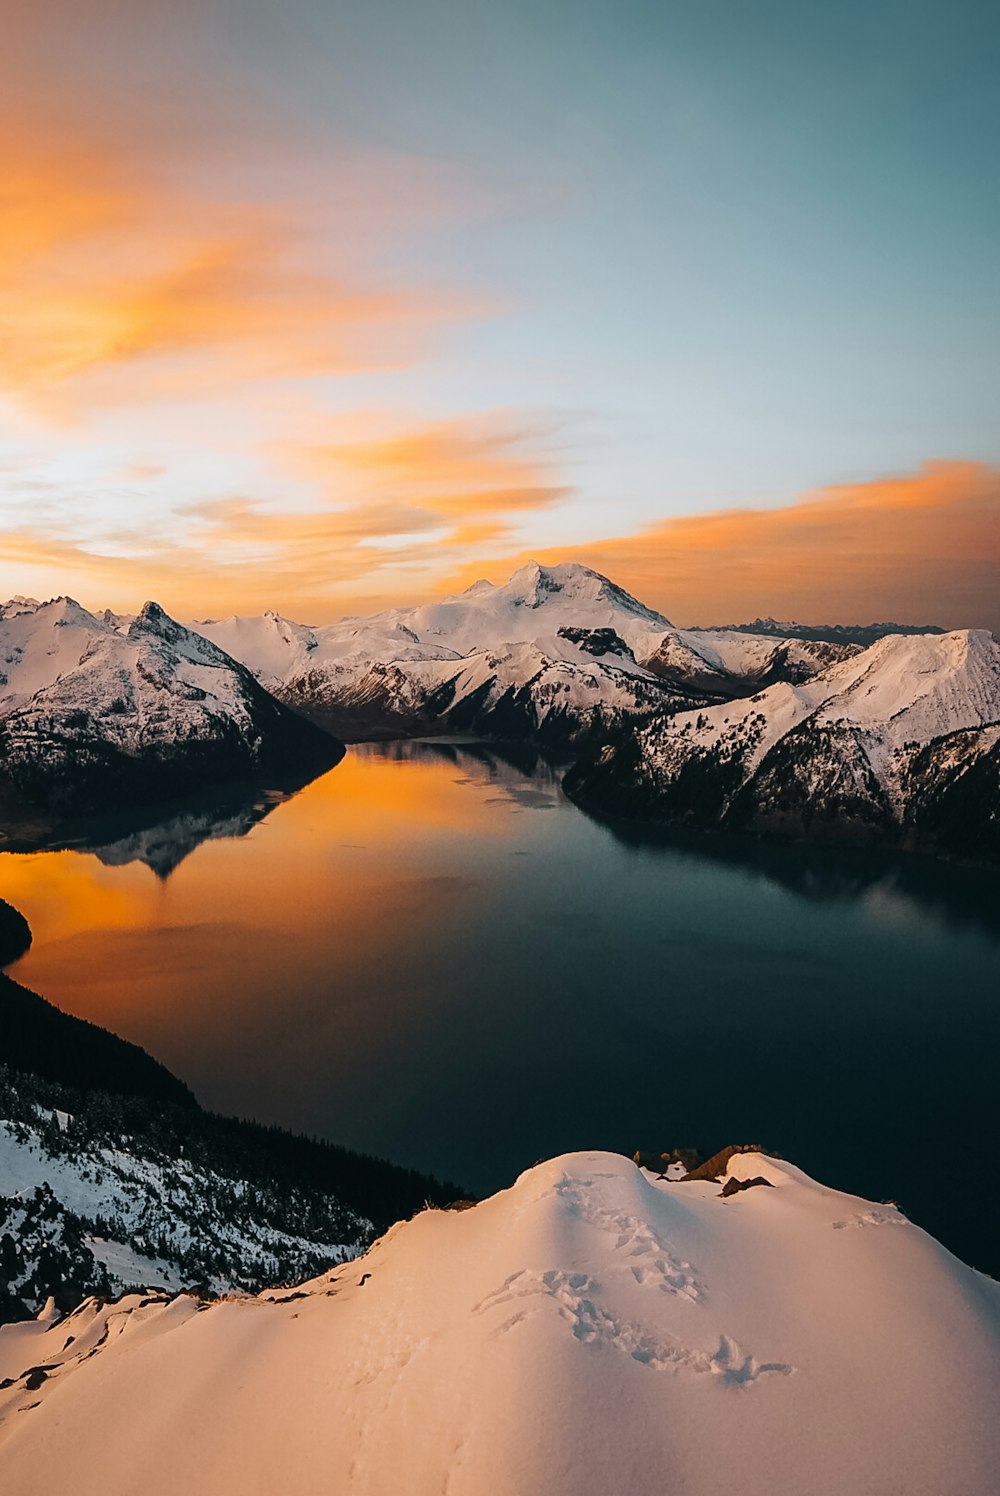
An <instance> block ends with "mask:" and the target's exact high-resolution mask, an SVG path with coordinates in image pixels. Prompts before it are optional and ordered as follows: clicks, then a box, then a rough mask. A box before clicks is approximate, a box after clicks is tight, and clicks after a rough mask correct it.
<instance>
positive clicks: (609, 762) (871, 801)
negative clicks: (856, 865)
mask: <svg viewBox="0 0 1000 1496" xmlns="http://www.w3.org/2000/svg"><path fill="white" fill-rule="evenodd" d="M566 787H567V789H568V791H569V792H570V793H571V794H573V795H574V796H575V797H576V798H577V799H579V800H580V801H581V802H584V803H587V804H589V805H591V806H592V807H594V808H603V809H605V810H608V811H612V810H613V811H616V812H618V813H642V814H643V815H646V816H652V817H654V818H659V819H661V820H664V821H668V822H689V823H692V824H698V825H704V824H709V825H711V824H715V825H723V826H729V827H734V828H749V829H755V830H769V831H783V832H787V833H793V834H801V833H802V832H804V831H805V832H808V833H809V834H810V835H823V836H827V837H833V838H835V839H838V840H867V839H873V838H874V839H880V840H890V841H897V842H901V843H902V844H903V845H904V846H912V847H919V848H925V847H926V848H928V849H951V850H954V851H962V852H968V853H971V854H974V855H980V854H982V855H985V856H988V857H991V858H992V857H994V856H997V855H1000V645H998V644H997V642H996V640H995V639H994V638H993V636H992V635H991V634H989V633H987V632H986V631H985V630H981V629H978V630H977V629H964V630H957V631H955V632H952V633H948V634H919V635H893V636H888V637H886V638H884V639H881V640H879V641H878V642H877V643H875V644H873V645H872V646H871V647H870V648H869V649H867V650H864V651H862V652H860V653H857V654H855V655H853V656H852V657H851V658H848V659H845V660H843V661H841V662H840V663H839V664H836V665H834V666H832V667H831V668H829V669H828V670H825V671H823V672H822V673H821V674H819V675H817V676H815V677H813V678H812V679H810V680H807V681H804V682H800V683H798V684H791V683H788V682H782V683H780V684H777V685H774V686H771V687H770V688H769V689H767V690H764V691H761V692H759V693H757V694H755V695H754V696H752V697H750V698H748V699H746V700H740V701H733V702H727V703H724V704H721V705H717V706H713V707H709V708H706V709H705V710H702V711H698V712H686V713H681V714H679V715H676V716H674V717H672V718H662V719H660V720H658V721H656V722H654V723H651V724H649V725H647V726H641V727H639V728H638V729H637V731H636V733H635V736H634V737H633V738H632V739H623V740H622V741H621V742H619V743H617V744H612V745H609V746H607V747H606V748H605V749H604V750H603V751H602V752H601V753H600V754H599V755H598V756H597V757H596V758H592V759H589V760H586V761H584V762H582V763H580V764H578V765H577V766H576V767H575V768H574V769H573V770H572V771H571V773H570V774H569V775H568V776H567V779H566Z"/></svg>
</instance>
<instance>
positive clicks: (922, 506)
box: [442, 462, 1000, 631]
mask: <svg viewBox="0 0 1000 1496" xmlns="http://www.w3.org/2000/svg"><path fill="white" fill-rule="evenodd" d="M531 554H532V555H534V556H536V557H537V559H539V560H542V561H549V562H554V561H564V560H575V561H581V562H583V563H585V564H586V565H588V566H593V567H595V568H597V569H598V570H599V571H602V572H605V573H607V574H608V575H609V576H611V577H613V578H614V580H615V581H616V582H618V583H620V584H621V585H622V586H624V587H626V588H628V590H629V591H631V592H633V593H635V594H636V595H637V596H638V597H640V598H642V600H643V601H644V602H647V603H650V604H652V605H654V606H656V607H658V608H661V609H662V610H663V611H664V612H665V613H666V614H667V616H668V617H670V618H672V619H673V620H674V621H675V622H677V623H696V622H697V623H727V622H740V621H744V620H749V619H752V618H754V617H758V616H766V615H771V616H777V617H782V618H797V619H799V620H801V621H803V622H811V623H820V622H872V621H884V620H891V621H893V622H897V623H937V624H941V625H943V626H945V627H963V626H964V627H980V628H989V629H993V630H994V631H1000V587H998V582H1000V469H998V468H996V467H991V466H987V465H985V464H980V463H971V462H931V463H927V464H926V465H925V466H924V467H922V468H921V469H920V470H919V471H918V472H916V473H910V474H905V475H902V476H899V477H890V478H879V479H875V480H873V481H871V482H867V483H858V484H851V485H842V486H838V487H833V488H828V489H823V490H821V491H820V492H818V493H816V494H813V495H810V496H808V497H806V498H804V499H803V500H801V501H800V502H799V503H796V504H792V505H789V506H788V507H785V508H781V509H734V510H727V511H724V512H722V513H715V514H702V515H694V516H691V517H688V518H683V519H666V520H661V521H659V522H658V523H656V524H654V525H650V526H649V527H648V528H646V529H644V530H642V531H640V532H639V533H638V534H635V535H628V536H622V537H617V538H609V539H606V540H596V541H593V542H588V543H586V544H576V545H570V546H563V547H559V548H558V549H555V548H553V549H549V550H547V551H542V552H537V551H536V552H532V553H531ZM526 559H528V555H527V553H521V554H518V555H508V556H507V557H506V558H505V559H504V560H503V561H502V562H501V563H496V562H494V563H493V571H494V573H495V575H496V577H497V579H499V578H500V576H501V575H506V573H507V572H508V571H509V570H510V569H511V568H512V567H514V566H516V565H519V564H520V563H521V562H522V561H524V560H526ZM480 575H482V565H481V564H479V565H472V566H470V567H468V568H466V569H464V570H463V571H462V572H461V573H459V574H458V575H457V576H454V575H453V576H451V577H450V578H449V579H448V580H447V582H446V583H443V584H442V590H452V589H453V588H455V587H458V586H464V585H466V584H467V583H468V582H470V581H472V580H474V579H475V578H476V577H478V576H480Z"/></svg>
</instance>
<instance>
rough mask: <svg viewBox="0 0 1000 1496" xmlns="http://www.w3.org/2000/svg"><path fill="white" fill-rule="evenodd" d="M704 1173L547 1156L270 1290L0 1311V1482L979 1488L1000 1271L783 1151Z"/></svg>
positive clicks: (998, 1364)
mask: <svg viewBox="0 0 1000 1496" xmlns="http://www.w3.org/2000/svg"><path fill="white" fill-rule="evenodd" d="M733 1181H736V1182H737V1183H733ZM750 1181H756V1182H755V1183H754V1184H753V1185H752V1187H748V1188H738V1187H737V1184H739V1183H743V1184H746V1183H749V1182H750ZM727 1183H728V1185H729V1190H728V1193H727V1194H726V1195H723V1191H722V1189H720V1184H719V1182H718V1180H711V1179H706V1180H700V1181H693V1180H682V1181H674V1180H666V1179H663V1180H657V1179H654V1178H653V1177H652V1176H650V1175H646V1174H643V1173H642V1172H641V1171H640V1170H639V1169H638V1168H636V1166H635V1165H634V1164H632V1163H630V1162H629V1161H628V1160H626V1159H624V1158H622V1157H620V1156H617V1155H613V1154H606V1153H578V1154H570V1155H566V1156H564V1157H562V1158H557V1159H554V1160H552V1161H551V1162H549V1163H545V1164H540V1165H538V1166H537V1167H535V1168H533V1169H531V1170H529V1172H528V1173H526V1174H524V1175H522V1177H521V1178H520V1179H519V1180H518V1182H517V1183H516V1184H515V1185H514V1187H513V1188H512V1189H510V1190H507V1191H505V1192H504V1193H502V1194H499V1195H496V1196H494V1197H493V1198H492V1199H490V1200H487V1201H485V1202H484V1203H482V1204H480V1205H478V1206H476V1207H475V1208H474V1209H471V1210H466V1211H463V1212H460V1213H456V1212H443V1211H430V1210H429V1211H424V1212H422V1213H421V1214H419V1215H417V1216H416V1217H415V1218H414V1219H412V1220H410V1221H408V1222H406V1223H405V1224H403V1225H399V1226H396V1227H394V1228H393V1229H392V1230H391V1231H390V1232H389V1233H388V1234H387V1235H386V1236H385V1237H384V1238H382V1240H381V1241H379V1242H378V1243H377V1244H376V1245H375V1246H374V1247H373V1248H372V1249H371V1250H370V1251H369V1252H368V1254H367V1255H366V1256H365V1257H364V1258H363V1259H361V1260H359V1261H355V1262H350V1263H347V1264H345V1265H338V1266H335V1267H333V1268H332V1269H331V1270H330V1271H329V1272H327V1273H324V1274H323V1275H322V1276H321V1277H319V1278H317V1279H315V1280H314V1281H312V1282H310V1283H307V1284H305V1285H303V1286H302V1287H301V1288H300V1289H299V1290H297V1291H295V1292H292V1293H289V1292H288V1291H281V1292H275V1293H265V1294H262V1295H261V1296H259V1297H256V1298H250V1297H236V1298H230V1299H224V1300H222V1301H219V1302H215V1303H205V1302H199V1301H198V1300H197V1299H196V1298H194V1297H190V1296H179V1297H174V1298H169V1297H167V1296H166V1295H155V1294H154V1295H145V1296H138V1295H136V1296H132V1297H130V1298H127V1299H124V1300H123V1301H122V1302H120V1303H117V1304H111V1305H109V1304H106V1303H103V1302H101V1301H99V1300H93V1299H91V1300H89V1301H88V1302H86V1303H84V1304H82V1305H81V1306H80V1307H79V1308H78V1309H77V1310H76V1312H74V1313H72V1314H70V1315H69V1316H68V1317H66V1318H59V1317H57V1316H54V1315H52V1314H51V1313H46V1314H43V1315H42V1317H40V1318H39V1319H38V1320H37V1321H30V1322H27V1323H24V1324H20V1325H11V1326H7V1327H5V1328H4V1329H2V1330H0V1388H2V1389H3V1390H0V1462H2V1466H3V1471H4V1490H5V1493H7V1496H42V1493H47V1492H51V1491H53V1490H57V1489H63V1488H65V1487H67V1486H68V1485H71V1486H72V1489H73V1491H74V1493H76V1496H134V1493H135V1492H136V1491H139V1490H141V1491H142V1492H143V1493H144V1496H177V1493H178V1492H181V1491H183V1492H184V1493H185V1496H273V1493H275V1492H279V1491H280V1492H281V1493H282V1496H320V1493H327V1492H336V1493H340V1492H347V1491H350V1492H352V1493H357V1496H389V1493H393V1496H395V1493H398V1492H406V1493H407V1496H441V1493H443V1492H447V1493H448V1496H610V1493H615V1496H617V1493H622V1496H625V1493H627V1496H664V1493H667V1492H669V1493H678V1496H680V1493H683V1496H719V1493H721V1492H726V1493H727V1496H776V1493H788V1496H793V1493H794V1496H902V1493H905V1496H993V1493H995V1491H996V1475H997V1470H998V1469H1000V1421H998V1420H997V1418H996V1407H997V1401H998V1398H1000V1287H998V1285H997V1284H996V1283H994V1282H992V1281H991V1280H989V1279H986V1278H984V1277H982V1276H980V1275H978V1274H976V1273H974V1272H973V1271H972V1270H970V1269H968V1268H965V1267H963V1266H962V1264H961V1263H959V1262H958V1261H957V1260H956V1259H955V1258H954V1257H952V1256H951V1255H950V1254H949V1253H948V1252H946V1251H945V1250H944V1249H943V1248H942V1247H940V1246H939V1245H938V1244H937V1243H936V1242H934V1241H933V1240H932V1239H931V1238H929V1237H928V1236H926V1235H925V1234H924V1233H923V1232H922V1231H920V1230H919V1229H918V1228H916V1227H915V1226H912V1225H910V1224H909V1223H908V1222H907V1221H906V1220H905V1219H904V1217H903V1216H901V1215H900V1214H899V1212H898V1211H897V1210H896V1209H895V1208H894V1207H893V1206H891V1205H879V1204H872V1203H870V1202H867V1201H864V1200H861V1199H857V1198H854V1197H852V1196H850V1195H845V1194H840V1193H838V1192H837V1191H835V1190H831V1189H826V1188H824V1187H823V1186H821V1185H819V1184H816V1183H815V1182H813V1181H812V1180H811V1179H809V1178H808V1177H807V1176H806V1175H804V1174H803V1173H801V1172H800V1171H799V1170H798V1169H796V1168H795V1167H794V1166H793V1165H791V1164H788V1163H784V1162H779V1161H778V1160H775V1159H771V1158H768V1157H765V1156H763V1155H761V1154H759V1153H738V1154H736V1155H734V1156H733V1157H732V1158H731V1159H730V1160H729V1162H728V1170H727ZM970 1187H974V1186H970Z"/></svg>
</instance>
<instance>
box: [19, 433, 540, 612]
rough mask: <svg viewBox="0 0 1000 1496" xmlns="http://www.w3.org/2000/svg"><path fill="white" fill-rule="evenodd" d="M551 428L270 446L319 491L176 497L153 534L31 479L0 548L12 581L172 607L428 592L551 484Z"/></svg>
mask: <svg viewBox="0 0 1000 1496" xmlns="http://www.w3.org/2000/svg"><path fill="white" fill-rule="evenodd" d="M550 432H551V427H550V425H549V424H548V423H545V422H540V421H535V420H531V419H529V418H528V417H527V416H526V415H524V414H523V413H520V412H491V413H489V414H486V415H479V416H474V417H466V418H464V419H462V420H457V419H456V420H453V421H450V422H447V423H425V424H422V425H420V424H416V425H411V426H409V427H406V428H400V426H399V424H398V422H397V423H394V425H393V427H392V429H391V430H388V429H387V431H386V433H385V434H384V435H383V436H382V437H379V438H376V437H374V436H372V437H369V438H367V439H366V440H364V441H352V440H344V441H343V442H336V441H325V442H311V441H304V442H301V443H297V444H291V443H281V444H278V445H277V446H275V447H273V448H270V449H269V455H270V459H271V461H272V462H274V463H277V464H278V465H279V468H280V469H282V470H284V471H286V472H292V473H294V474H295V475H296V477H297V478H298V479H299V480H300V481H301V482H302V483H304V484H305V485H307V486H309V485H311V486H312V487H313V488H314V489H318V490H319V491H320V492H321V493H322V495H323V497H322V498H319V499H317V501H316V502H315V503H314V504H313V505H312V506H311V507H305V506H302V507H299V508H294V507H291V506H289V505H288V504H287V503H285V504H282V505H280V506H278V505H276V504H274V503H267V502H265V501H263V500H261V499H259V498H255V497H248V496H239V495H232V496H226V497H221V498H219V497H216V498H211V499H207V500H204V501H201V502H197V503H184V504H181V505H179V506H176V507H175V508H174V510H173V511H172V514H171V516H170V518H169V522H168V523H164V524H162V525H161V526H159V527H158V529H157V531H156V533H155V535H153V534H151V533H150V529H149V526H148V524H146V523H141V522H140V523H131V524H130V523H128V522H127V521H119V522H117V523H116V524H115V526H114V527H113V528H112V527H110V526H108V527H105V529H104V530H103V532H99V533H95V532H94V530H93V528H92V525H91V524H90V523H89V522H88V520H87V518H86V516H85V515H83V514H80V513H74V506H73V504H72V502H67V501H65V500H63V501H62V502H60V500H59V498H58V497H52V496H48V495H46V494H45V491H44V488H42V489H39V488H38V486H37V485H34V486H33V488H32V492H31V495H30V496H29V499H30V508H31V518H30V520H28V519H25V520H24V521H22V523H20V524H15V525H14V526H12V527H10V528H9V529H8V530H7V532H6V534H5V535H4V536H3V537H2V539H0V559H2V560H3V561H4V562H5V563H6V566H7V570H8V573H10V574H15V572H16V575H17V578H18V581H17V585H18V587H19V588H20V589H21V590H31V589H37V587H38V586H39V585H41V586H42V587H43V590H46V591H47V592H49V591H51V590H52V589H53V587H56V588H59V589H61V590H70V591H72V590H74V589H77V590H79V591H81V592H82V593H83V599H82V600H84V601H92V602H94V603H101V604H102V605H103V604H104V603H110V604H112V605H114V606H122V607H134V606H135V605H136V604H137V602H138V601H140V600H141V598H143V597H145V596H148V595H154V596H157V597H158V599H159V600H160V601H162V602H164V603H165V605H166V606H168V607H169V608H170V609H171V610H172V611H174V612H179V613H186V614H192V613H204V612H205V611H206V610H211V611H213V612H219V611H230V610H232V611H237V610H239V611H254V610H256V609H261V608H265V607H279V608H282V609H284V610H285V611H288V612H290V613H292V614H293V615H298V616H305V617H308V618H322V617H330V616H331V615H335V614H336V613H337V611H338V609H339V611H346V610H348V609H350V608H357V607H359V606H364V605H372V606H374V605H376V604H381V603H384V602H385V601H387V600H398V599H399V597H400V596H407V595H410V596H412V595H417V596H421V595H429V594H430V593H431V591H432V589H433V586H434V583H435V581H436V580H437V578H438V577H439V575H440V573H441V570H442V568H444V567H454V566H456V565H461V564H463V563H465V562H467V561H470V560H471V559H472V558H473V557H474V556H476V555H477V554H481V552H482V548H483V547H484V546H486V545H494V546H495V545H502V544H504V543H506V544H507V545H509V544H510V543H511V540H512V537H513V536H514V534H515V533H516V526H517V524H518V522H519V518H520V517H521V516H522V515H523V514H524V513H526V512H528V511H537V510H539V509H544V508H546V507H548V506H552V505H555V504H557V503H558V502H559V501H560V500H561V499H562V498H564V497H565V495H566V493H567V490H566V489H565V488H564V487H563V486H562V485H560V484H559V483H558V482H556V481H555V479H554V468H553V459H552V456H551V454H550V453H549V451H548V448H547V438H548V436H549V435H550ZM36 498H37V499H39V500H40V502H36ZM22 513H26V508H22ZM38 579H42V580H41V583H39V580H38Z"/></svg>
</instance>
